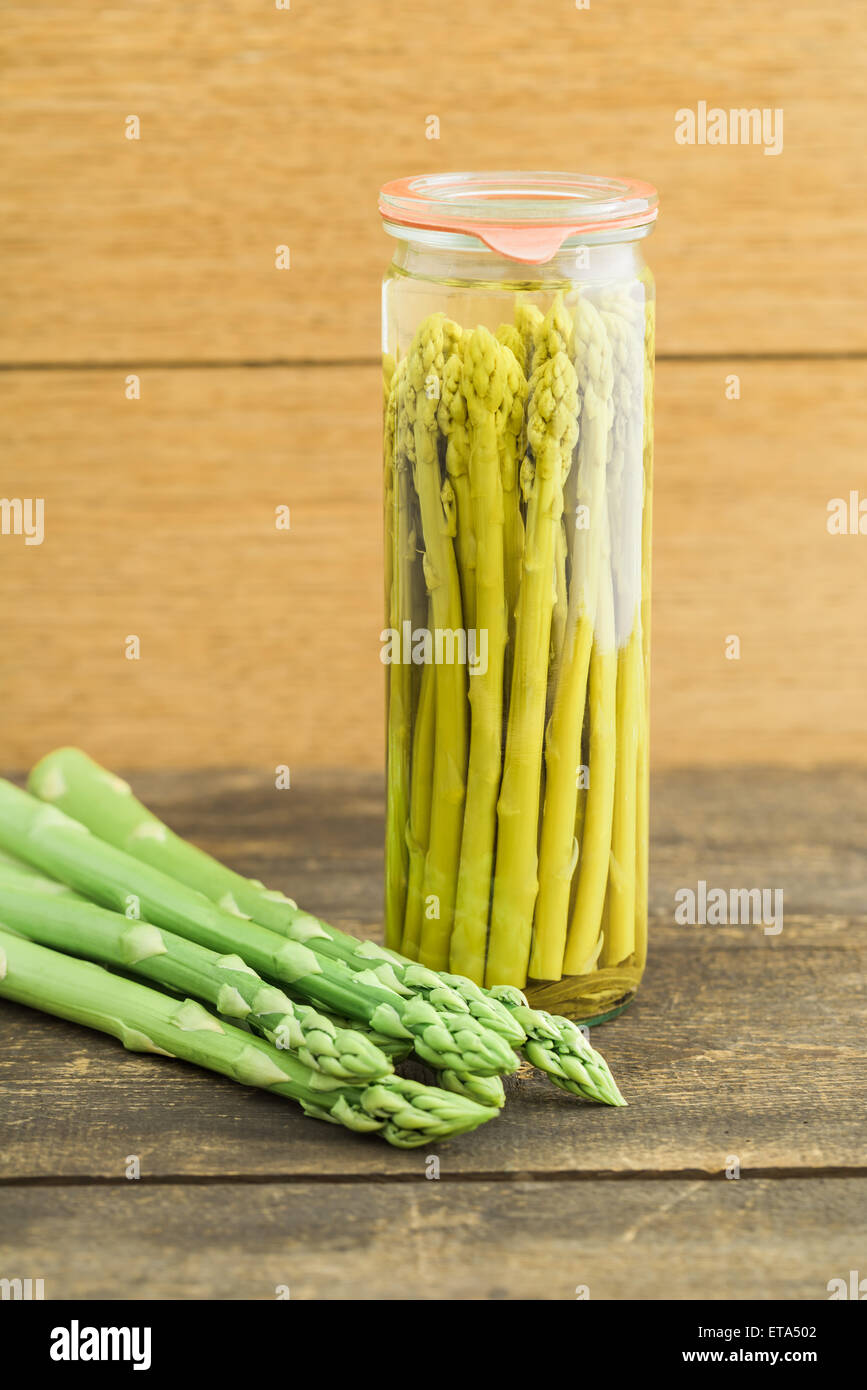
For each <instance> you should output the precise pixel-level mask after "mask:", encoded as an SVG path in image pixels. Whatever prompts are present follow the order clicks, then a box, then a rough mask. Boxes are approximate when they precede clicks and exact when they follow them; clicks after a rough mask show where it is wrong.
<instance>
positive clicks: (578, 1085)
mask: <svg viewBox="0 0 867 1390" xmlns="http://www.w3.org/2000/svg"><path fill="white" fill-rule="evenodd" d="M491 993H492V994H493V995H494V996H495V997H496V998H497V999H499V1000H501V1001H502V1002H503V1003H505V1004H507V1006H508V1007H509V1008H511V1010H512V1012H513V1013H514V1015H515V1017H516V1018H517V1020H518V1022H519V1023H520V1024H521V1027H522V1028H523V1029H524V1031H525V1032H526V1034H527V1041H526V1042H525V1043H524V1045H523V1047H522V1048H521V1051H522V1053H523V1055H524V1056H525V1057H526V1059H527V1061H528V1062H531V1063H532V1065H533V1066H534V1067H539V1068H540V1070H542V1071H544V1072H545V1074H546V1075H547V1077H548V1078H549V1080H551V1081H553V1083H554V1085H555V1086H559V1087H560V1089H561V1090H563V1091H569V1092H570V1094H572V1095H574V1096H581V1097H583V1099H584V1100H593V1101H598V1102H599V1103H600V1104H602V1105H616V1106H624V1105H625V1104H626V1101H625V1100H624V1099H623V1096H622V1095H621V1094H620V1091H619V1089H618V1087H617V1085H616V1084H615V1081H614V1078H613V1077H612V1075H611V1072H610V1071H609V1070H608V1063H607V1062H606V1061H605V1058H604V1057H602V1056H601V1055H600V1054H599V1053H598V1052H596V1051H595V1049H594V1048H592V1047H591V1046H590V1044H589V1042H588V1041H587V1039H586V1038H585V1037H584V1034H583V1033H582V1032H581V1029H580V1028H578V1027H577V1026H576V1025H575V1024H574V1023H572V1022H571V1021H570V1020H569V1019H568V1018H561V1017H560V1016H559V1015H558V1014H549V1013H546V1011H545V1010H544V1009H531V1008H530V1007H529V1006H528V1005H527V1001H526V999H525V998H524V996H523V994H521V991H520V990H517V989H513V988H512V987H511V986H508V985H505V986H498V987H496V988H494V989H493V990H492V991H491Z"/></svg>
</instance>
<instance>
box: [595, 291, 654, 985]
mask: <svg viewBox="0 0 867 1390" xmlns="http://www.w3.org/2000/svg"><path fill="white" fill-rule="evenodd" d="M606 304H607V306H608V307H606V308H605V309H603V310H602V317H603V319H604V322H605V326H606V328H607V330H608V335H609V338H610V340H611V343H612V349H613V352H614V398H615V419H614V429H613V432H612V438H613V443H614V447H613V451H612V459H611V467H610V471H609V499H610V507H611V529H612V562H613V563H612V568H613V573H614V596H615V633H616V639H617V647H618V658H617V706H616V707H617V732H616V738H617V755H616V777H615V787H614V817H613V822H612V830H611V860H610V873H609V883H608V929H607V932H606V936H605V943H604V945H603V949H602V961H603V964H605V965H617V964H619V963H620V962H621V961H624V960H626V959H627V958H628V957H629V956H630V955H631V954H632V952H633V951H634V949H635V905H636V885H635V871H636V851H637V789H638V730H639V725H640V723H641V722H642V704H643V690H642V685H643V683H642V680H641V667H642V663H643V647H642V637H641V513H642V505H641V504H642V489H643V466H642V464H643V460H642V430H643V411H642V396H643V390H644V361H643V356H644V316H643V306H642V305H640V304H638V303H637V302H636V301H635V300H634V299H633V298H632V297H631V296H629V295H626V294H617V295H610V296H609V297H608V298H607V300H606Z"/></svg>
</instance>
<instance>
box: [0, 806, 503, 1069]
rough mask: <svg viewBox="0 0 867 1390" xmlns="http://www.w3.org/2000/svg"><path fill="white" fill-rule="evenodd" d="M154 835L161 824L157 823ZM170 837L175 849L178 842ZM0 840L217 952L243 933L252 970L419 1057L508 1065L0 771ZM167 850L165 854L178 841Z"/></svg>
mask: <svg viewBox="0 0 867 1390" xmlns="http://www.w3.org/2000/svg"><path fill="white" fill-rule="evenodd" d="M157 834H158V835H163V834H165V832H164V831H163V830H162V829H160V830H158V831H157ZM178 844H179V845H180V846H181V847H182V844H183V842H178ZM0 848H4V849H6V850H9V851H11V852H12V853H13V854H17V855H19V856H20V857H21V858H22V859H26V860H27V861H28V862H29V863H31V864H34V865H35V866H36V867H37V868H40V869H42V870H43V871H44V872H45V873H48V874H50V875H51V876H53V877H56V878H59V879H62V880H63V882H64V883H68V884H69V885H70V887H73V888H75V889H77V890H78V891H79V892H82V893H84V894H85V895H86V896H88V897H91V898H93V899H94V900H95V901H97V902H99V903H101V904H102V905H103V906H105V907H109V908H112V909H114V910H115V911H120V912H124V913H131V912H134V913H135V915H137V916H139V917H141V918H142V919H144V920H145V921H148V922H153V923H154V924H155V925H156V926H160V927H166V928H168V929H169V930H170V931H175V932H177V934H178V935H179V936H185V937H187V938H188V939H191V940H194V941H196V942H198V944H199V945H202V946H207V947H209V948H210V949H211V950H214V951H217V952H219V953H220V954H224V955H231V954H235V953H236V951H237V948H238V944H239V941H240V940H242V941H243V950H244V959H245V960H246V961H247V963H248V964H249V965H252V967H253V969H254V970H257V971H258V973H259V974H260V975H263V976H265V977H266V978H268V979H274V980H278V981H280V982H281V983H287V984H290V985H292V986H293V988H294V989H295V990H296V991H299V992H301V993H303V994H304V996H305V997H306V998H307V999H308V1001H309V1002H311V1003H314V1004H322V1005H323V1006H324V1007H325V1008H328V1009H331V1010H333V1011H334V1012H335V1013H341V1014H347V1015H348V1016H349V1017H352V1018H358V1019H360V1020H361V1021H362V1022H366V1023H370V1024H371V1025H372V1026H373V1028H374V1029H376V1030H377V1031H380V1032H383V1033H385V1034H387V1035H388V1036H391V1037H396V1038H410V1037H411V1038H412V1040H413V1044H414V1047H415V1049H416V1051H417V1052H418V1054H419V1056H420V1057H421V1058H422V1060H423V1061H426V1062H428V1063H429V1065H431V1066H433V1067H438V1068H443V1067H452V1068H454V1069H455V1070H456V1071H477V1072H479V1073H481V1074H482V1075H494V1074H496V1073H497V1072H508V1071H512V1070H514V1067H515V1055H514V1053H513V1052H512V1050H511V1048H509V1047H508V1045H507V1044H506V1043H505V1042H504V1041H503V1039H502V1038H500V1037H499V1036H498V1035H497V1034H496V1033H494V1032H492V1031H491V1030H490V1029H488V1028H485V1027H484V1026H483V1025H481V1024H479V1023H478V1022H477V1020H476V1019H475V1018H473V1017H471V1016H468V1015H466V1014H460V1015H455V1014H452V1013H449V1012H447V1011H438V1010H437V1009H436V1008H435V1007H433V1006H432V1005H431V1004H429V1003H427V1001H426V1000H424V999H420V998H412V999H409V1000H405V999H403V998H402V997H401V995H400V994H398V993H397V992H396V991H395V990H393V989H390V988H388V987H386V986H384V985H381V984H380V983H379V981H378V980H377V978H376V976H375V975H373V974H372V973H371V974H370V975H364V974H362V973H356V972H353V970H352V969H351V968H350V967H349V966H348V965H346V964H345V962H344V961H342V960H339V959H337V960H332V959H329V958H328V957H327V956H326V955H323V954H322V953H321V952H317V951H316V950H315V949H311V946H310V945H307V944H304V942H303V941H301V940H298V939H297V938H298V937H299V936H302V935H304V931H305V928H304V924H303V923H299V924H298V925H297V927H296V939H294V940H288V939H286V938H284V937H281V936H279V935H278V934H277V933H276V932H272V931H269V930H268V928H266V927H262V926H259V925H258V924H257V923H254V922H249V921H248V922H247V923H246V925H245V926H244V928H243V932H242V931H240V930H239V917H238V907H237V904H236V903H234V901H232V902H230V903H229V902H227V899H226V897H225V895H224V896H223V899H222V903H223V906H222V907H218V906H216V905H215V904H214V903H211V902H209V901H208V900H207V898H205V897H203V896H202V894H201V893H198V892H196V891H195V890H194V889H191V888H188V887H186V885H184V884H183V883H182V882H178V881H177V880H176V879H173V878H170V877H169V876H168V875H167V874H166V873H163V872H161V871H160V870H158V869H154V868H151V867H150V866H149V865H147V864H144V863H142V862H141V861H140V860H137V859H134V858H132V856H130V855H128V854H124V853H123V852H122V851H121V850H118V849H115V848H114V847H113V846H111V845H109V844H107V843H105V842H103V841H102V840H99V839H97V838H96V836H94V835H91V834H90V833H89V832H88V831H87V830H86V829H85V827H84V826H83V825H82V824H81V823H80V822H78V821H75V820H72V819H70V817H68V816H65V815H64V814H63V813H62V812H61V811H60V810H59V809H57V807H56V806H50V805H49V806H46V805H43V804H42V803H41V802H39V801H37V800H36V799H35V798H33V797H31V796H29V795H28V793H27V792H23V791H20V790H19V789H18V788H17V787H15V786H13V785H12V783H11V782H6V781H3V780H2V779H0ZM169 848H170V853H169V856H168V857H169V859H171V857H172V853H171V851H172V849H173V848H177V845H176V846H172V845H170V847H169ZM183 857H184V856H183V853H181V858H183ZM205 861H206V864H207V862H208V861H207V856H205ZM227 906H228V907H229V908H230V910H229V911H226V910H225V909H226V907H227ZM233 914H234V915H233ZM317 934H318V935H320V936H321V935H322V933H321V929H318V928H317V926H316V924H315V919H311V928H310V932H309V933H308V935H309V936H310V937H311V938H313V944H316V942H315V938H316V936H317ZM322 944H324V943H322Z"/></svg>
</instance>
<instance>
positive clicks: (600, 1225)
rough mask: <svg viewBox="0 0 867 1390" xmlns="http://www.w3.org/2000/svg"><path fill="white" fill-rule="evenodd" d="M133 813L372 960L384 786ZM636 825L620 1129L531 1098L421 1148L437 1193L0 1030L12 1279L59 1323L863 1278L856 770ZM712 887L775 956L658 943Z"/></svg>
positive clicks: (658, 791) (0, 1147)
mask: <svg viewBox="0 0 867 1390" xmlns="http://www.w3.org/2000/svg"><path fill="white" fill-rule="evenodd" d="M136 785H137V789H139V790H140V791H141V793H142V795H144V796H145V797H146V798H147V799H149V800H150V801H151V803H152V804H153V805H154V807H155V809H157V810H158V811H159V812H161V813H163V814H165V815H166V817H167V818H168V819H169V820H170V821H171V822H172V823H173V824H174V825H175V826H176V827H177V828H178V829H179V830H180V831H182V832H183V833H185V834H189V835H191V836H193V837H194V838H196V839H198V840H199V841H200V843H202V844H203V845H205V846H206V847H207V848H209V849H211V850H213V851H214V852H216V853H217V854H220V855H223V856H225V857H226V858H230V859H231V860H232V862H233V863H235V864H236V865H237V867H239V868H241V869H243V870H245V871H249V872H251V873H256V874H257V875H258V876H260V877H262V878H264V879H267V880H268V881H270V882H271V883H273V884H274V886H277V887H282V888H285V889H287V890H288V889H291V890H292V891H293V893H294V895H295V896H296V897H298V898H299V900H301V901H302V902H303V903H304V904H305V905H307V906H309V907H311V908H312V909H314V910H316V911H318V912H320V913H321V914H322V915H323V916H328V917H330V918H331V919H332V920H334V921H336V922H338V923H340V924H341V925H346V926H349V927H351V928H353V929H358V930H360V931H362V932H366V933H368V934H373V933H374V932H375V924H376V921H377V915H378V905H379V896H380V888H379V884H380V876H381V859H380V839H381V814H382V805H381V795H380V786H379V782H378V779H371V778H369V777H366V776H359V775H358V774H354V775H346V776H344V775H334V774H331V775H327V776H326V775H322V776H318V777H316V778H309V779H307V781H306V783H305V785H304V786H300V787H294V788H293V790H292V791H291V792H276V791H273V790H267V789H266V790H263V786H265V787H267V784H266V783H265V780H264V778H263V777H262V776H261V775H260V774H256V775H252V774H241V773H238V774H219V776H215V775H209V774H203V773H196V774H193V775H187V776H183V775H181V774H180V773H171V774H167V773H164V774H150V775H144V776H141V777H137V778H136ZM653 824H654V846H653V875H652V889H651V908H652V916H653V922H652V937H651V941H652V950H651V958H650V965H649V969H648V973H647V978H646V981H645V984H644V986H643V987H642V990H641V993H640V996H639V998H638V1000H637V1001H636V1003H635V1004H634V1005H633V1006H632V1008H631V1009H629V1010H628V1011H627V1012H626V1013H625V1014H624V1015H623V1016H622V1017H621V1018H620V1019H618V1020H616V1021H615V1022H613V1023H609V1024H607V1025H604V1026H602V1027H600V1028H599V1029H598V1031H597V1032H596V1034H595V1041H596V1043H597V1045H598V1046H599V1047H600V1048H601V1049H602V1050H603V1051H604V1053H605V1055H606V1056H607V1058H608V1060H609V1061H610V1063H611V1066H612V1069H613V1071H614V1073H615V1075H616V1076H617V1078H618V1080H619V1082H620V1084H621V1086H622V1089H623V1090H624V1092H625V1094H626V1095H627V1097H628V1099H629V1102H630V1104H629V1108H628V1109H625V1110H610V1111H609V1110H602V1109H598V1108H595V1107H590V1106H585V1105H582V1104H580V1103H578V1102H575V1101H573V1100H571V1099H570V1098H569V1097H567V1096H565V1095H563V1094H562V1093H560V1092H558V1091H556V1090H555V1089H554V1088H553V1087H551V1086H550V1085H548V1084H546V1083H544V1082H543V1081H542V1080H541V1078H540V1077H539V1076H538V1075H536V1074H534V1073H528V1074H526V1075H519V1076H517V1077H516V1078H515V1079H513V1080H512V1081H510V1083H509V1104H508V1106H507V1108H506V1110H505V1113H504V1114H503V1115H502V1117H501V1118H500V1119H499V1120H497V1121H496V1122H494V1123H493V1124H491V1125H488V1126H486V1127H485V1128H484V1129H482V1130H481V1131H480V1132H479V1133H477V1134H474V1135H470V1136H467V1137H466V1138H463V1139H460V1140H458V1141H455V1142H454V1143H451V1144H448V1145H443V1146H441V1148H440V1149H436V1148H435V1147H434V1148H433V1149H432V1150H431V1152H435V1153H436V1155H437V1157H438V1158H439V1161H440V1177H439V1180H432V1179H430V1178H428V1177H427V1176H426V1169H427V1168H428V1153H427V1151H426V1150H424V1149H422V1150H419V1151H416V1152H410V1153H404V1152H399V1151H395V1150H391V1149H389V1148H387V1147H386V1146H385V1145H384V1144H382V1143H378V1142H376V1141H375V1140H373V1139H370V1138H367V1139H365V1138H361V1137H358V1136H354V1135H351V1134H349V1133H347V1132H345V1131H343V1130H341V1129H338V1128H330V1127H326V1126H324V1125H318V1124H315V1123H313V1122H312V1121H310V1120H307V1119H305V1118H304V1117H303V1116H301V1114H300V1112H296V1111H295V1109H294V1108H293V1107H292V1106H291V1105H289V1104H287V1103H284V1102H283V1101H280V1100H277V1099H276V1098H273V1099H272V1098H271V1097H268V1096H264V1095H261V1094H258V1093H256V1092H254V1091H249V1090H242V1089H241V1088H239V1087H238V1086H235V1085H233V1084H231V1083H230V1082H228V1081H224V1080H222V1079H221V1078H218V1077H215V1076H212V1075H208V1074H205V1073H203V1072H198V1071H196V1070H195V1069H194V1068H192V1067H188V1066H185V1065H183V1064H181V1063H175V1062H171V1061H163V1060H162V1059H159V1060H157V1059H154V1058H152V1057H147V1056H139V1055H133V1054H128V1053H124V1052H123V1051H122V1050H121V1049H120V1048H119V1046H118V1045H117V1044H116V1043H115V1042H114V1041H112V1040H110V1039H108V1038H104V1037H101V1036H98V1035H96V1034H91V1033H87V1032H85V1031H84V1030H82V1029H79V1028H76V1027H74V1026H72V1025H67V1024H64V1023H62V1022H59V1021H57V1020H53V1019H49V1018H45V1017H43V1016H41V1015H39V1014H36V1013H33V1012H31V1011H29V1010H27V1009H24V1008H20V1007H17V1006H14V1005H11V1004H6V1003H2V1004H0V1276H2V1277H10V1278H11V1277H24V1278H26V1277H31V1278H43V1279H44V1280H45V1293H46V1297H48V1298H64V1297H76V1298H77V1297H81V1298H122V1299H125V1298H137V1297H145V1298H148V1297H149V1298H190V1299H202V1298H205V1299H233V1298H244V1299H272V1298H274V1297H275V1291H276V1290H277V1289H278V1287H279V1286H288V1288H289V1290H290V1291H291V1296H292V1297H293V1298H337V1299H346V1298H364V1299H380V1298H383V1299H399V1298H412V1299H465V1298H484V1299H496V1298H508V1299H519V1298H531V1299H536V1298H546V1299H574V1298H575V1297H576V1290H577V1289H578V1288H579V1287H580V1286H586V1287H587V1288H588V1289H589V1294H590V1297H591V1298H592V1299H603V1298H647V1299H655V1298H675V1299H683V1298H696V1297H698V1298H707V1299H718V1298H738V1299H744V1298H773V1297H783V1298H790V1299H825V1298H827V1296H828V1295H827V1287H826V1286H827V1283H828V1281H829V1280H830V1279H832V1278H835V1277H843V1278H847V1279H848V1274H849V1271H850V1270H852V1269H856V1270H860V1271H861V1274H862V1275H863V1274H864V1273H867V1265H865V1244H864V1236H865V1224H867V1222H865V1216H867V1182H865V1167H864V1132H865V1131H864V1100H865V1095H864V1026H863V1022H864V1014H863V984H864V976H865V969H864V966H865V961H864V921H865V917H864V907H865V901H867V897H865V890H867V867H865V858H864V853H863V847H864V844H865V838H867V836H865V832H867V787H865V779H864V777H863V774H856V773H854V772H853V773H847V772H845V771H840V772H834V773H822V772H814V773H781V772H779V771H775V772H773V773H762V772H761V771H755V770H749V771H742V772H739V771H736V770H734V771H726V772H714V773H711V774H707V773H688V774H687V773H677V774H666V775H665V776H663V777H661V778H659V779H657V782H656V784H655V790H654V816H653ZM699 879H704V880H706V881H707V882H708V883H709V884H711V885H714V886H721V887H725V888H728V887H732V886H735V887H754V886H762V887H780V888H782V889H783V890H784V894H785V898H784V902H785V924H784V929H783V931H782V933H781V934H780V935H779V936H776V937H774V936H765V935H764V934H763V933H762V931H761V928H759V927H749V926H747V927H716V928H714V927H684V926H676V925H675V924H674V921H673V904H674V893H675V891H676V889H677V888H679V887H689V886H692V887H693V888H695V887H696V884H697V881H698V880H699ZM859 996H860V997H859ZM132 1155H136V1156H138V1157H139V1159H140V1162H141V1178H140V1179H139V1180H138V1181H135V1180H129V1179H128V1178H127V1177H126V1176H125V1170H126V1168H127V1165H128V1163H129V1160H130V1156H132ZM735 1164H737V1165H739V1171H740V1177H739V1178H737V1179H734V1178H732V1179H729V1178H727V1176H726V1170H727V1168H728V1170H729V1171H733V1168H734V1165H735Z"/></svg>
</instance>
